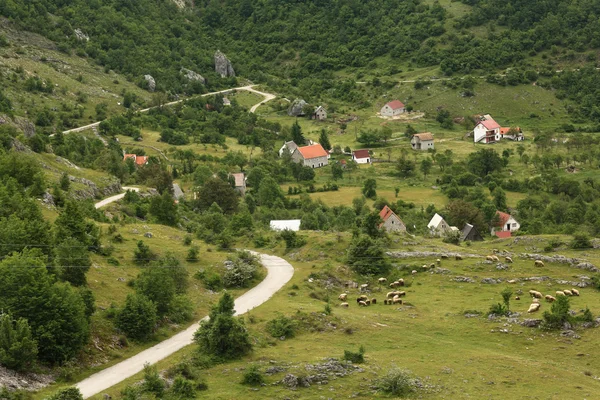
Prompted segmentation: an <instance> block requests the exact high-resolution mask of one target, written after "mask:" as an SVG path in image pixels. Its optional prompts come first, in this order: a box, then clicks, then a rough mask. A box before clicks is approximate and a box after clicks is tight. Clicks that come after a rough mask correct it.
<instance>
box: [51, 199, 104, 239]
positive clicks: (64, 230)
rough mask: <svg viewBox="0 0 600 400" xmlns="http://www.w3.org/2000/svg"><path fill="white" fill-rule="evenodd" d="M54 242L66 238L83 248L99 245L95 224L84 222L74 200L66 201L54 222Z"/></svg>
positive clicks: (82, 215) (83, 217)
mask: <svg viewBox="0 0 600 400" xmlns="http://www.w3.org/2000/svg"><path fill="white" fill-rule="evenodd" d="M54 233H55V237H56V241H61V240H63V239H66V238H69V237H70V238H73V239H76V240H78V241H79V242H80V243H82V244H83V245H84V246H98V245H99V231H98V227H97V226H96V224H94V223H93V222H91V221H86V219H85V216H84V214H83V212H82V211H81V208H80V207H79V205H78V204H77V202H75V201H74V200H68V201H67V202H66V204H65V207H64V209H63V210H62V212H61V213H60V214H59V216H58V217H57V218H56V220H55V221H54Z"/></svg>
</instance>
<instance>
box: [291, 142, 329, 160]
mask: <svg viewBox="0 0 600 400" xmlns="http://www.w3.org/2000/svg"><path fill="white" fill-rule="evenodd" d="M297 150H298V151H299V152H300V154H301V155H302V158H304V159H305V160H309V159H311V158H317V157H327V152H326V151H325V149H324V148H323V146H321V145H320V144H318V143H317V144H313V145H311V146H304V147H298V149H297Z"/></svg>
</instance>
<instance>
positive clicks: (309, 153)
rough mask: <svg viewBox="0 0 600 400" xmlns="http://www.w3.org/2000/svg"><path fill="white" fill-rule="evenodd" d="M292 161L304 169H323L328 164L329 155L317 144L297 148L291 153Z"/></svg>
mask: <svg viewBox="0 0 600 400" xmlns="http://www.w3.org/2000/svg"><path fill="white" fill-rule="evenodd" d="M292 161H294V162H297V163H300V164H302V165H303V166H305V167H311V168H319V167H324V166H325V165H327V164H329V153H327V151H325V149H324V148H323V146H321V145H320V144H319V143H317V144H312V145H310V146H303V147H298V148H296V149H295V150H294V152H293V153H292Z"/></svg>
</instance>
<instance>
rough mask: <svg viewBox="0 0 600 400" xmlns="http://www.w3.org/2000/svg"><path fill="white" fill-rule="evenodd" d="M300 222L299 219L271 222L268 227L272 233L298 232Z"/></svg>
mask: <svg viewBox="0 0 600 400" xmlns="http://www.w3.org/2000/svg"><path fill="white" fill-rule="evenodd" d="M300 222H301V220H299V219H285V220H273V221H271V222H270V224H269V226H270V227H271V229H272V230H274V231H285V230H290V231H294V232H297V231H299V230H300Z"/></svg>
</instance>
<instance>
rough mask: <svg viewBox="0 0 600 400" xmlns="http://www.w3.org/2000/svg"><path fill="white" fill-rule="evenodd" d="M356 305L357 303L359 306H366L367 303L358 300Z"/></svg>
mask: <svg viewBox="0 0 600 400" xmlns="http://www.w3.org/2000/svg"><path fill="white" fill-rule="evenodd" d="M358 305H359V306H361V307H366V306H367V303H366V302H364V301H359V302H358Z"/></svg>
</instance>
